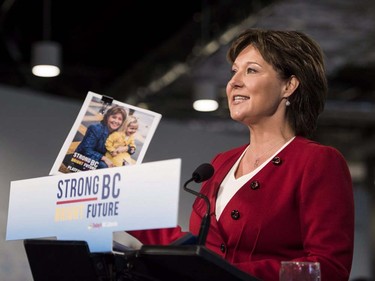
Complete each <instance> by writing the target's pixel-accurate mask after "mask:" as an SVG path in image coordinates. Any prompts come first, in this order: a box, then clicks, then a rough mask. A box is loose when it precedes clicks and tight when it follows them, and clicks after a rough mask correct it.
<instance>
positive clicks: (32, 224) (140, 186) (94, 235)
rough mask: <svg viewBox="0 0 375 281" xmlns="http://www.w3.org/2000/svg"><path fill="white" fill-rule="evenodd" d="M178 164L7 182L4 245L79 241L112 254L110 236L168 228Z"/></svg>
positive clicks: (173, 221)
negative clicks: (49, 239)
mask: <svg viewBox="0 0 375 281" xmlns="http://www.w3.org/2000/svg"><path fill="white" fill-rule="evenodd" d="M180 174H181V159H171V160H164V161H157V162H149V163H144V164H140V165H131V166H125V167H117V168H110V169H101V170H93V171H85V172H79V173H71V174H61V175H60V174H59V175H56V176H47V177H41V178H33V179H27V180H19V181H13V182H11V189H10V197H9V211H8V222H7V232H6V240H17V239H28V238H46V237H56V238H57V239H60V240H85V241H87V242H88V244H89V247H90V251H91V252H110V251H112V233H113V232H114V231H122V230H124V231H127V230H139V229H154V228H164V227H174V226H176V225H177V220H178V203H179V191H180Z"/></svg>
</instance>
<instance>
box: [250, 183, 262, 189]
mask: <svg viewBox="0 0 375 281" xmlns="http://www.w3.org/2000/svg"><path fill="white" fill-rule="evenodd" d="M250 188H251V189H252V190H255V189H258V188H260V183H259V181H252V182H251V183H250Z"/></svg>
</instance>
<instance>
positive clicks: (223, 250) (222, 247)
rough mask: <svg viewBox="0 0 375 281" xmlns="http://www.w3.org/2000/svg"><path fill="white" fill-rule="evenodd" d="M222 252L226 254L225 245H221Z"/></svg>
mask: <svg viewBox="0 0 375 281" xmlns="http://www.w3.org/2000/svg"><path fill="white" fill-rule="evenodd" d="M220 251H221V252H222V253H225V245H224V243H221V245H220Z"/></svg>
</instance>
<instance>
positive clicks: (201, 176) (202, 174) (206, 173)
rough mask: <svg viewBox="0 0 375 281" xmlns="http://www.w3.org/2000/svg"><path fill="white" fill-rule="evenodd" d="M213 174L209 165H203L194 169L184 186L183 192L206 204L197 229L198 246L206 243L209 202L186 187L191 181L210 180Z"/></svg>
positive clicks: (205, 197)
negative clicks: (196, 197)
mask: <svg viewBox="0 0 375 281" xmlns="http://www.w3.org/2000/svg"><path fill="white" fill-rule="evenodd" d="M213 174H214V167H213V166H212V165H211V164H209V163H203V164H201V165H200V166H199V167H198V168H196V169H195V171H194V172H193V174H192V177H191V179H189V180H188V181H187V182H185V184H184V190H185V191H187V192H190V193H192V194H194V195H195V196H198V197H200V198H202V199H203V200H204V201H205V202H206V206H207V210H206V214H205V215H204V216H203V219H202V222H201V227H200V229H199V235H198V242H197V244H198V245H203V246H204V244H205V243H206V238H207V234H208V229H209V227H210V209H211V205H210V201H209V200H208V198H207V196H206V195H204V194H202V193H200V192H197V191H195V190H192V189H189V188H188V187H187V185H188V184H189V183H190V182H192V181H195V182H196V183H201V182H204V181H206V180H208V179H209V178H211V177H212V175H213Z"/></svg>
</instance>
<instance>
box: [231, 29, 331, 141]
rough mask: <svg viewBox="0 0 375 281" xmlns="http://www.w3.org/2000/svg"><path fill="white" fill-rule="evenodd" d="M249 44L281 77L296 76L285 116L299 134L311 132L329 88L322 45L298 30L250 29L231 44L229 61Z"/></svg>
mask: <svg viewBox="0 0 375 281" xmlns="http://www.w3.org/2000/svg"><path fill="white" fill-rule="evenodd" d="M249 45H252V46H254V47H255V48H256V49H257V50H258V51H259V52H260V54H261V55H262V57H263V59H264V60H265V61H266V62H267V63H269V64H271V65H272V66H273V68H274V69H275V71H276V72H277V73H278V74H279V75H280V78H281V79H289V78H290V77H291V76H292V75H294V76H295V77H297V79H298V80H299V86H298V88H297V89H296V91H295V92H294V93H293V94H292V95H291V96H290V97H289V98H288V100H289V101H290V106H288V107H287V111H286V116H287V119H288V121H289V122H290V125H291V126H292V128H293V129H294V131H295V133H296V135H300V136H305V137H310V136H312V134H313V133H314V131H315V129H316V126H317V121H318V117H319V114H320V113H321V112H322V111H323V110H324V104H325V101H326V97H327V92H328V84H327V78H326V75H325V66H324V58H323V52H322V50H321V48H320V46H319V45H318V44H317V43H316V42H315V41H314V40H313V39H312V38H310V37H309V36H307V35H306V34H304V33H302V32H299V31H281V30H263V29H247V30H245V31H244V32H242V33H241V34H240V35H239V36H238V37H237V38H236V39H235V40H234V41H233V43H232V45H231V46H230V48H229V50H228V53H227V59H228V61H229V62H230V63H231V64H233V62H234V61H235V59H236V58H237V56H238V55H239V53H240V52H241V51H242V50H243V49H245V48H246V47H247V46H249Z"/></svg>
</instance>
